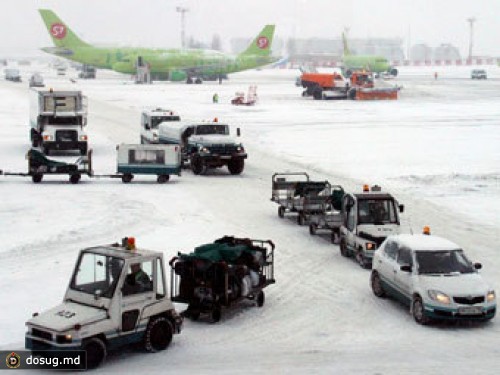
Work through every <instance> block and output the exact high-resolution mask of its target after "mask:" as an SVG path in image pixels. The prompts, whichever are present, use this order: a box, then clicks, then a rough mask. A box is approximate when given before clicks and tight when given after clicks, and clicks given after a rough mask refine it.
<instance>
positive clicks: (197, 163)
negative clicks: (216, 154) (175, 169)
mask: <svg viewBox="0 0 500 375" xmlns="http://www.w3.org/2000/svg"><path fill="white" fill-rule="evenodd" d="M204 169H205V166H204V165H203V160H202V159H201V158H200V157H199V156H198V155H193V157H192V158H191V170H192V171H193V173H194V174H195V175H200V174H202V173H203V171H204Z"/></svg>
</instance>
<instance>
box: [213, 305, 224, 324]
mask: <svg viewBox="0 0 500 375" xmlns="http://www.w3.org/2000/svg"><path fill="white" fill-rule="evenodd" d="M221 317H222V311H221V308H220V306H214V308H213V310H212V321H213V322H214V323H217V322H219V321H220V318H221Z"/></svg>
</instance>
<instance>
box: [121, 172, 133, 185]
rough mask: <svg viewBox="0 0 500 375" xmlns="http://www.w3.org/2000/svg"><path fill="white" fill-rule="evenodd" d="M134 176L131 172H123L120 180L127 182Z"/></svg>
mask: <svg viewBox="0 0 500 375" xmlns="http://www.w3.org/2000/svg"><path fill="white" fill-rule="evenodd" d="M133 178H134V175H133V174H131V173H125V174H124V175H123V176H122V182H123V183H124V184H128V183H129V182H130V181H132V179H133Z"/></svg>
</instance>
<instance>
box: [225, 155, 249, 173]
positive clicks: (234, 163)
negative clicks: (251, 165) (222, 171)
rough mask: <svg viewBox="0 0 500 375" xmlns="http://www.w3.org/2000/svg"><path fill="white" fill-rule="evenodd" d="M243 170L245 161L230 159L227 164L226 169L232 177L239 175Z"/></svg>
mask: <svg viewBox="0 0 500 375" xmlns="http://www.w3.org/2000/svg"><path fill="white" fill-rule="evenodd" d="M243 168H245V159H231V160H230V161H229V163H228V164H227V169H229V172H230V173H231V174H233V175H236V174H241V172H243Z"/></svg>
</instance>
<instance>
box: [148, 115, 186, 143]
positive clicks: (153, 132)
mask: <svg viewBox="0 0 500 375" xmlns="http://www.w3.org/2000/svg"><path fill="white" fill-rule="evenodd" d="M180 120H181V118H180V116H179V114H178V113H177V112H175V111H172V110H169V109H162V108H155V109H153V110H145V111H143V112H142V114H141V143H142V144H146V143H161V142H160V139H159V133H158V132H159V126H160V124H161V123H163V122H172V121H180ZM172 143H174V142H172Z"/></svg>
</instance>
